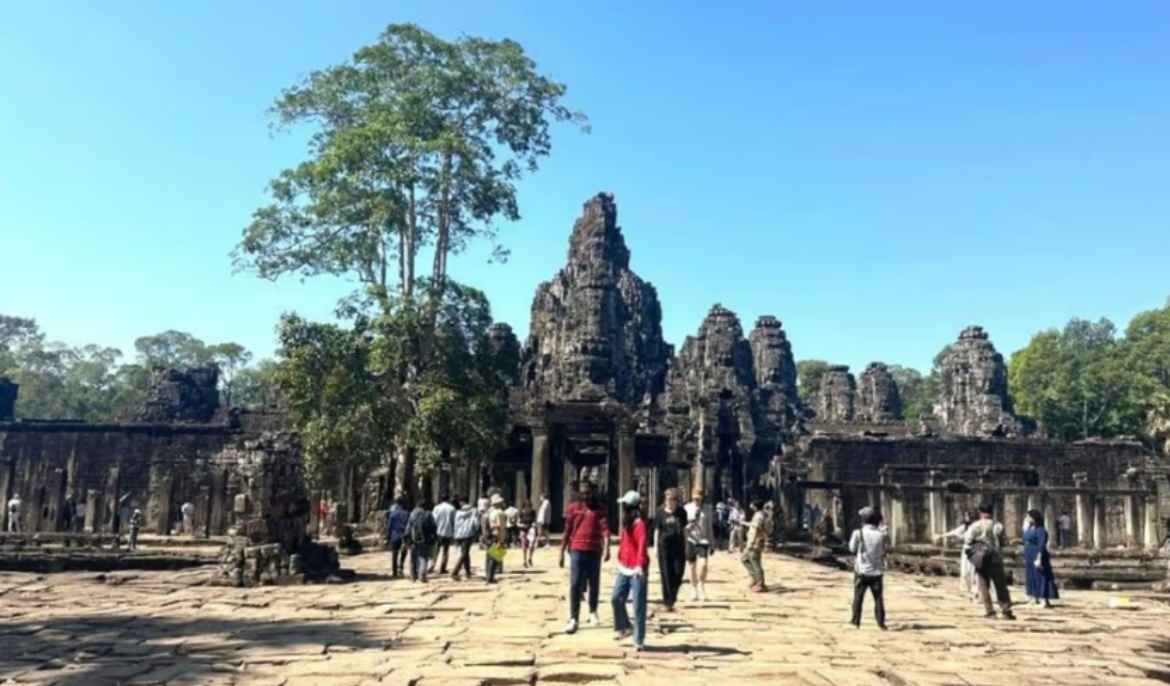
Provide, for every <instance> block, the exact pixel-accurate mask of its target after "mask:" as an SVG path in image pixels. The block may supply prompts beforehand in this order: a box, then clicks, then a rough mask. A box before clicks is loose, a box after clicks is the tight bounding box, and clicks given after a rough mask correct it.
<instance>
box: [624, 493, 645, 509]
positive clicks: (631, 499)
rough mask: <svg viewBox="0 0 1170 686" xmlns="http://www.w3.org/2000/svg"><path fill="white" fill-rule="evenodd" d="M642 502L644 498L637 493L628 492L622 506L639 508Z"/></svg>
mask: <svg viewBox="0 0 1170 686" xmlns="http://www.w3.org/2000/svg"><path fill="white" fill-rule="evenodd" d="M641 502H642V496H641V495H639V494H638V492H637V491H626V494H625V495H623V496H622V505H625V506H626V507H637V506H638V505H640V504H641Z"/></svg>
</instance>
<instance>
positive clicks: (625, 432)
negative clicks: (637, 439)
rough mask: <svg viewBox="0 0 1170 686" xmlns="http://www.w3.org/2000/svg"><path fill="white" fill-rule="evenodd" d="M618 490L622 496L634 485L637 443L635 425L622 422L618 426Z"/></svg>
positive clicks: (619, 495)
mask: <svg viewBox="0 0 1170 686" xmlns="http://www.w3.org/2000/svg"><path fill="white" fill-rule="evenodd" d="M617 439H618V440H617V443H618V491H619V493H618V494H617V495H618V497H619V498H620V497H621V496H623V495H625V493H626V491H628V490H630V489H632V488H633V487H634V461H635V459H636V458H635V443H634V427H632V426H628V425H626V424H625V423H622V424H621V425H619V426H618V436H617Z"/></svg>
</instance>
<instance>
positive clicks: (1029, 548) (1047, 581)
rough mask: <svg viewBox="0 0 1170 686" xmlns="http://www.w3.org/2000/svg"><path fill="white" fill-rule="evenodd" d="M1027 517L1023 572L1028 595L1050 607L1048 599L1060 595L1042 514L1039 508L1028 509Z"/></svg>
mask: <svg viewBox="0 0 1170 686" xmlns="http://www.w3.org/2000/svg"><path fill="white" fill-rule="evenodd" d="M1028 519H1030V520H1031V522H1032V526H1031V527H1030V528H1028V530H1027V531H1025V532H1024V572H1025V574H1026V575H1027V581H1028V596H1029V597H1031V598H1032V599H1033V600H1034V601H1035V602H1036V604H1037V605H1039V604H1040V603H1041V602H1043V603H1044V607H1052V603H1051V602H1049V601H1052V600H1056V599H1057V598H1059V597H1060V592H1059V591H1058V590H1057V588H1056V577H1055V576H1054V575H1053V574H1052V558H1051V557H1050V556H1049V554H1048V530H1047V529H1045V528H1044V515H1042V514H1041V513H1040V511H1039V510H1029V511H1028Z"/></svg>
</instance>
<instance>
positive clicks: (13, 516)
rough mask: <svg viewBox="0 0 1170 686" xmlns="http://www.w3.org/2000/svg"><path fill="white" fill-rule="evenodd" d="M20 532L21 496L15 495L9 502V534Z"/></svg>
mask: <svg viewBox="0 0 1170 686" xmlns="http://www.w3.org/2000/svg"><path fill="white" fill-rule="evenodd" d="M18 531H20V496H18V495H14V496H12V499H11V500H9V501H8V533H10V534H14V533H17V532H18Z"/></svg>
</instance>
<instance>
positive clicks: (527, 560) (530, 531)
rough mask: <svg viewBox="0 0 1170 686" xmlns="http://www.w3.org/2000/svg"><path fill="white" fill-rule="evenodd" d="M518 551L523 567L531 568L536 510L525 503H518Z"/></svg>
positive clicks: (534, 540)
mask: <svg viewBox="0 0 1170 686" xmlns="http://www.w3.org/2000/svg"><path fill="white" fill-rule="evenodd" d="M519 520H520V551H521V554H522V555H523V556H524V566H525V567H526V568H527V567H531V566H532V554H533V553H534V552H535V551H536V510H533V509H532V505H531V504H530V503H529V502H528V501H527V500H525V501H523V502H522V503H520V514H519Z"/></svg>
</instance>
